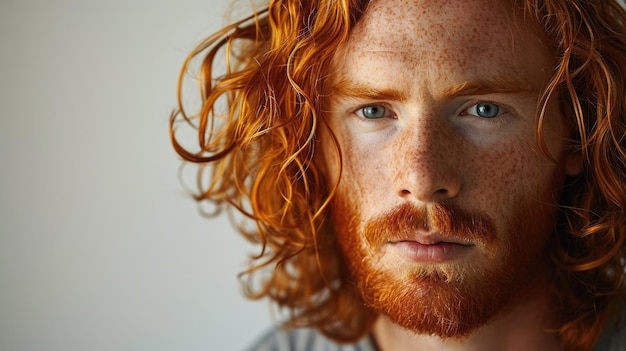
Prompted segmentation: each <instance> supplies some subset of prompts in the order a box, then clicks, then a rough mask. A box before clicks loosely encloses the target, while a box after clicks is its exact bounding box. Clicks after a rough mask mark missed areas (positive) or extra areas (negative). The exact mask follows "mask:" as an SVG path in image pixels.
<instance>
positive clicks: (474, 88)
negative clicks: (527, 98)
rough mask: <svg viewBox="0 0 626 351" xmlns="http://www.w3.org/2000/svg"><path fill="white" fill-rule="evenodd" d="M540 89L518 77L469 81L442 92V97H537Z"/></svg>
mask: <svg viewBox="0 0 626 351" xmlns="http://www.w3.org/2000/svg"><path fill="white" fill-rule="evenodd" d="M539 90H540V89H539V87H538V86H537V85H536V84H533V83H531V82H530V81H528V80H526V79H523V78H521V77H520V78H517V77H509V76H507V77H496V78H489V79H481V80H476V81H467V82H463V83H460V84H455V85H453V86H450V87H447V88H445V89H444V90H443V91H442V95H443V96H445V97H446V98H448V99H452V98H455V97H459V96H465V95H487V94H523V95H536V94H538V93H539Z"/></svg>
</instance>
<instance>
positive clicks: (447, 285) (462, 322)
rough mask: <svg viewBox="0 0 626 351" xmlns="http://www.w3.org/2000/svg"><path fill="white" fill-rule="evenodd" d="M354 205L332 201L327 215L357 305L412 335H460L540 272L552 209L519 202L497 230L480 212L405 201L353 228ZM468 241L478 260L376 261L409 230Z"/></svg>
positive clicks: (510, 299)
mask: <svg viewBox="0 0 626 351" xmlns="http://www.w3.org/2000/svg"><path fill="white" fill-rule="evenodd" d="M357 212H358V211H357V210H356V209H354V208H353V207H351V206H347V204H346V203H345V201H342V200H341V199H336V200H335V202H334V204H333V214H334V215H333V219H334V222H335V228H336V230H337V233H338V239H339V243H340V245H341V247H342V249H343V253H344V255H345V257H346V259H347V263H348V266H349V268H350V272H351V274H352V276H353V279H354V280H355V283H356V288H357V289H358V291H359V292H360V294H361V296H362V298H363V301H364V303H365V304H366V305H367V306H368V307H369V308H372V309H373V310H375V311H376V312H377V313H380V314H383V315H386V316H388V317H389V318H390V319H391V320H392V321H393V322H395V323H396V324H398V325H400V326H402V327H404V328H407V329H409V330H412V331H414V332H416V333H419V334H428V335H431V334H434V335H438V336H440V337H454V338H462V337H465V336H467V335H469V334H470V333H472V332H473V331H475V330H476V329H477V328H479V327H481V326H482V325H484V324H485V323H487V322H488V321H489V320H490V319H491V318H493V317H494V316H495V315H497V314H498V313H499V312H503V311H505V310H506V309H507V308H508V307H511V306H512V305H514V303H515V302H516V299H517V298H520V297H522V295H523V293H524V292H525V288H528V287H529V286H531V285H532V281H533V279H534V278H536V277H537V276H538V274H539V273H540V272H542V271H543V272H544V273H545V267H546V265H545V256H544V255H543V254H544V253H545V248H546V246H547V240H548V233H549V232H550V225H552V223H554V221H553V213H554V211H549V210H548V208H547V207H544V206H541V205H539V204H538V203H536V202H533V203H532V204H527V206H520V207H519V208H518V209H517V211H516V218H514V220H513V221H512V222H511V223H510V224H509V225H508V228H512V229H510V230H509V232H508V233H497V232H496V229H495V225H494V224H493V221H492V220H491V219H490V218H489V217H488V216H486V215H484V214H480V213H468V212H466V211H464V210H461V209H459V208H457V207H452V206H448V205H436V206H433V207H432V208H429V210H428V211H426V210H422V209H417V208H415V207H414V206H412V205H409V204H405V205H403V206H400V207H399V208H396V209H394V210H393V211H391V212H389V213H386V214H383V215H381V216H379V217H377V218H375V219H373V220H370V221H368V222H367V223H365V225H364V226H362V228H363V230H362V231H359V229H358V228H360V226H359V223H360V221H361V219H360V218H358V216H357ZM420 229H421V230H426V231H427V230H430V229H433V230H436V231H438V232H439V233H441V234H442V235H444V236H446V237H449V238H454V239H459V240H463V241H468V242H472V243H473V244H474V245H475V246H476V247H475V248H473V250H478V249H480V250H481V251H480V252H481V253H483V254H482V256H483V257H481V260H480V262H478V263H477V262H473V261H471V260H467V259H463V260H458V261H452V262H444V263H440V264H412V265H408V268H402V267H400V268H398V269H394V271H390V270H389V269H385V268H384V267H381V266H380V264H377V262H378V259H379V258H380V257H379V256H376V255H378V254H380V250H381V247H382V246H383V245H384V244H385V243H386V242H388V241H392V240H394V239H402V238H405V237H407V236H409V235H410V233H415V231H416V230H420ZM400 264H402V265H403V266H407V263H406V262H399V266H400Z"/></svg>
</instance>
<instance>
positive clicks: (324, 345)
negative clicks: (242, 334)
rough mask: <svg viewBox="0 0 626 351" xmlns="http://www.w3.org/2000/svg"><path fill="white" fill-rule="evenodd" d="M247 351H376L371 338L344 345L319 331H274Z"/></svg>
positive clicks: (302, 329) (304, 329)
mask: <svg viewBox="0 0 626 351" xmlns="http://www.w3.org/2000/svg"><path fill="white" fill-rule="evenodd" d="M247 351H375V349H374V347H373V344H372V343H371V341H370V339H369V338H364V339H362V340H360V341H359V342H357V343H355V344H350V345H343V344H337V343H336V342H334V341H332V340H329V339H328V338H326V337H325V336H323V335H322V334H321V333H319V332H318V331H317V330H314V329H306V328H298V329H274V330H272V331H270V332H269V333H267V334H265V335H264V336H263V337H262V338H261V339H260V340H259V341H258V342H257V343H256V344H255V345H253V347H251V348H249V349H248V350H247Z"/></svg>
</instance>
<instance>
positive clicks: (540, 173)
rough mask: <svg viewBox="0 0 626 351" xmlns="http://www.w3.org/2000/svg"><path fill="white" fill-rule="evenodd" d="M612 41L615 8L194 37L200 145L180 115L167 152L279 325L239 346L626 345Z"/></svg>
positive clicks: (620, 21) (624, 90) (520, 4)
mask: <svg viewBox="0 0 626 351" xmlns="http://www.w3.org/2000/svg"><path fill="white" fill-rule="evenodd" d="M625 26H626V13H625V12H624V10H623V9H622V8H621V7H620V6H619V5H618V4H617V3H615V2H612V1H593V2H592V1H582V0H551V1H532V0H527V1H514V0H491V1H488V0H463V1H461V0H457V1H447V2H442V1H434V0H419V1H418V0H406V1H405V0H386V1H371V2H368V1H356V0H352V1H350V0H346V1H331V0H326V1H324V0H319V1H289V0H286V1H271V2H270V4H269V7H268V9H267V10H264V11H260V12H259V13H257V14H256V15H255V16H253V17H252V18H251V19H248V20H243V21H241V22H238V23H235V24H234V25H233V26H231V27H227V28H225V29H224V30H223V31H221V32H219V33H217V34H216V35H215V36H213V37H211V38H209V39H207V41H206V42H205V43H203V44H202V45H201V46H200V47H199V48H198V50H197V51H196V52H195V53H194V54H193V55H192V56H195V55H198V54H200V53H201V52H203V50H204V49H205V48H210V49H209V52H208V53H207V54H206V55H205V56H204V61H203V63H202V65H203V69H202V70H201V74H200V79H201V83H202V86H203V94H204V95H203V97H204V106H203V109H202V110H201V112H200V113H198V114H197V115H196V116H188V115H187V114H186V113H185V111H184V109H183V107H182V105H181V106H180V108H181V110H180V114H182V115H183V117H184V119H185V120H187V121H193V118H194V117H196V118H197V119H198V120H199V123H198V126H199V134H198V135H199V142H200V145H201V150H200V151H197V152H196V151H189V150H186V149H184V148H183V147H181V146H180V144H179V143H178V141H177V139H176V135H175V133H174V131H175V127H176V124H175V122H176V120H177V118H176V116H177V114H175V115H174V116H173V118H172V127H171V130H172V137H173V138H172V140H173V143H174V146H175V148H176V150H177V151H178V153H179V154H180V155H182V156H183V157H184V158H185V159H186V160H189V161H192V162H197V163H201V164H205V163H209V164H212V165H213V168H212V174H211V177H210V184H209V186H208V187H207V188H205V189H201V193H200V194H199V195H198V199H199V200H209V201H214V202H216V203H217V204H219V205H223V204H230V205H232V206H233V207H234V208H236V209H238V210H240V211H241V212H243V213H244V214H245V215H246V216H247V217H249V218H250V219H251V220H252V221H253V222H254V224H255V226H254V229H249V227H246V225H245V224H242V226H241V227H240V229H241V232H242V233H243V234H244V235H246V236H247V237H248V238H249V239H250V240H252V241H255V242H260V243H261V244H262V245H263V251H262V255H261V256H260V258H259V261H260V264H255V265H253V268H251V269H250V271H249V273H250V274H258V275H260V276H261V278H260V281H261V283H260V286H259V285H253V286H250V288H256V290H254V291H251V293H250V295H251V297H264V296H269V297H270V298H271V299H272V300H274V301H275V302H276V303H277V304H278V305H279V306H281V307H284V308H287V309H289V310H290V311H291V315H290V316H291V318H290V320H289V321H288V323H287V325H286V326H287V327H289V328H292V329H284V330H279V331H275V332H273V333H271V334H269V335H268V336H267V337H266V338H264V339H263V341H261V342H260V344H259V345H258V346H256V348H254V349H255V350H382V351H389V350H407V351H408V350H494V351H495V350H626V336H624V333H621V325H620V324H619V321H620V315H621V313H622V309H621V304H622V303H623V300H622V299H623V298H624V296H625V295H624V286H623V284H622V278H623V272H624V267H623V265H624V263H625V262H626V261H625V258H626V257H625V256H624V255H625V251H624V241H625V239H626V213H625V211H624V209H625V207H626V186H625V185H624V184H626V137H625V133H626V99H624V96H625V95H624V94H626V27H625ZM222 47H223V48H226V55H227V57H228V58H230V59H235V58H236V59H238V60H239V61H237V63H238V64H234V63H233V64H232V65H231V67H229V69H228V70H227V72H226V73H225V74H224V75H223V76H219V77H217V79H215V78H216V76H215V75H213V73H212V72H214V61H215V59H216V53H217V52H219V51H218V50H219V49H220V48H222ZM227 62H230V61H227ZM186 66H187V64H186V65H185V68H184V70H186ZM225 97H227V98H228V99H227V100H223V98H225ZM221 101H225V102H226V104H227V106H228V109H227V111H226V112H225V113H219V111H218V110H217V107H216V106H217V105H220V104H221ZM220 106H221V105H220ZM296 327H299V328H296ZM322 335H323V336H322Z"/></svg>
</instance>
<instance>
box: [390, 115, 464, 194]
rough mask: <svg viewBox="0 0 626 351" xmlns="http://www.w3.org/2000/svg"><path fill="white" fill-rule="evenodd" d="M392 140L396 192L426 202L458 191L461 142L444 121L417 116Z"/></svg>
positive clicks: (459, 187) (461, 152) (459, 184)
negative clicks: (411, 123) (393, 141)
mask: <svg viewBox="0 0 626 351" xmlns="http://www.w3.org/2000/svg"><path fill="white" fill-rule="evenodd" d="M394 144H395V150H396V155H397V157H396V158H395V163H396V164H395V168H396V176H395V188H396V191H397V194H398V196H400V197H402V198H403V199H404V200H405V201H411V202H417V203H420V204H426V203H437V202H442V201H445V200H448V199H451V198H454V197H456V196H457V195H458V194H459V192H460V190H461V173H460V165H461V164H462V163H463V160H462V157H463V156H462V154H463V151H462V143H459V136H458V135H455V133H454V131H453V130H451V129H450V128H448V127H447V126H446V123H445V121H440V122H437V121H436V120H435V119H432V118H424V119H420V121H418V122H416V123H415V124H413V125H407V126H406V128H405V130H403V131H402V132H401V133H400V135H399V137H398V138H397V140H396V143H394ZM459 144H460V145H459Z"/></svg>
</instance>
